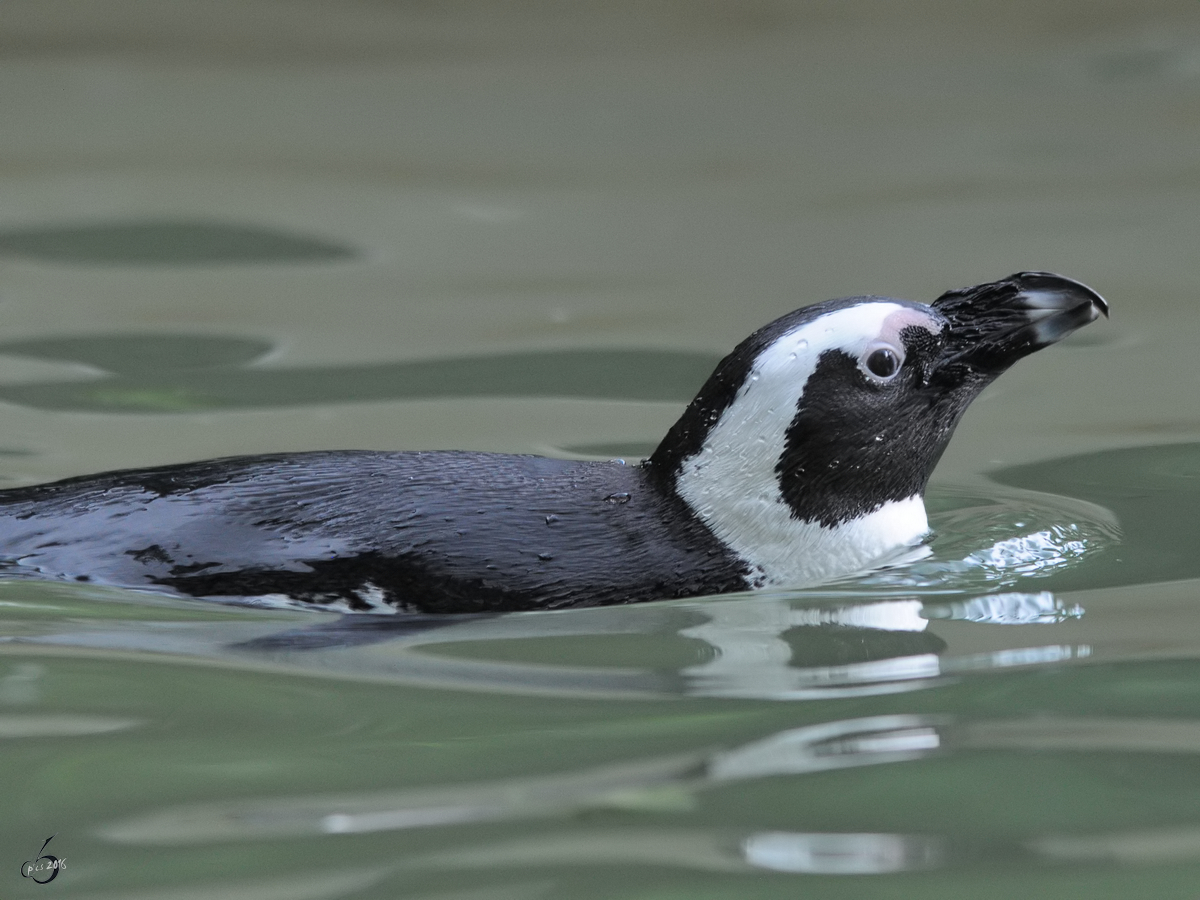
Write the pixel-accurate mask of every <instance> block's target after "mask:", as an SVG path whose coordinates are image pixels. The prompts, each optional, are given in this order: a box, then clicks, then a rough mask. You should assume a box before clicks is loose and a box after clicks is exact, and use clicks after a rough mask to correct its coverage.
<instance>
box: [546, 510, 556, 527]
mask: <svg viewBox="0 0 1200 900" xmlns="http://www.w3.org/2000/svg"><path fill="white" fill-rule="evenodd" d="M546 524H547V525H557V524H558V516H556V515H554V514H553V513H551V514H550V515H548V516H546Z"/></svg>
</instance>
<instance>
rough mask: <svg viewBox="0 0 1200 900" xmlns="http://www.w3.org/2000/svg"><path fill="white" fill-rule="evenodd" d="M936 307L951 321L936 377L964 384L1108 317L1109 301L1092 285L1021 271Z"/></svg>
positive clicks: (953, 294)
mask: <svg viewBox="0 0 1200 900" xmlns="http://www.w3.org/2000/svg"><path fill="white" fill-rule="evenodd" d="M932 305H933V308H934V309H935V310H937V311H938V312H939V313H941V314H942V315H943V316H945V318H946V320H947V321H948V323H949V327H948V329H947V330H946V332H945V344H944V346H943V351H942V354H941V358H940V359H939V360H938V361H937V363H936V364H935V371H936V376H935V377H937V376H940V377H938V380H941V379H942V378H947V377H948V378H950V379H951V380H953V381H956V382H958V383H960V384H961V383H963V382H967V381H975V380H978V379H979V378H980V377H982V378H983V379H986V380H987V381H990V380H991V379H993V378H995V377H996V376H997V375H999V374H1000V373H1001V372H1003V371H1004V370H1005V369H1007V368H1008V367H1009V366H1011V365H1012V364H1013V363H1015V362H1016V361H1017V360H1018V359H1021V358H1022V357H1024V356H1028V355H1029V354H1030V353H1034V352H1036V351H1038V350H1041V349H1042V348H1043V347H1048V346H1049V345H1050V344H1053V343H1055V342H1057V341H1060V340H1062V339H1063V338H1065V337H1066V336H1067V335H1069V334H1071V333H1072V332H1074V331H1076V330H1078V329H1080V328H1082V327H1083V326H1084V325H1087V324H1088V323H1090V322H1094V321H1096V319H1098V318H1099V317H1100V316H1101V315H1103V316H1105V317H1107V316H1108V303H1107V302H1106V301H1105V299H1104V298H1103V297H1101V296H1100V295H1099V294H1097V293H1096V292H1095V291H1093V290H1092V289H1091V288H1090V287H1088V286H1087V285H1085V284H1081V283H1080V282H1078V281H1075V280H1073V279H1071V278H1064V277H1063V276H1062V275H1054V274H1052V273H1050V272H1018V273H1017V274H1015V275H1010V276H1009V277H1008V278H1004V279H1002V280H1000V281H993V282H990V283H988V284H979V285H976V286H975V287H969V288H962V289H961V290H957V291H948V292H947V293H945V294H943V295H942V296H941V297H939V298H938V299H937V300H935V301H934V302H933V304H932ZM972 376H973V377H972Z"/></svg>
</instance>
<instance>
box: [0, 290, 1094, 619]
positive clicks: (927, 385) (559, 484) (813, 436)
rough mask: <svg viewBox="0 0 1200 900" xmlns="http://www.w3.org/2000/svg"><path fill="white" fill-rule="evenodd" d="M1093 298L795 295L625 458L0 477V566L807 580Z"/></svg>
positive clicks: (348, 575) (561, 594)
mask: <svg viewBox="0 0 1200 900" xmlns="http://www.w3.org/2000/svg"><path fill="white" fill-rule="evenodd" d="M1106 312H1107V306H1106V304H1105V303H1104V301H1103V300H1102V299H1101V298H1100V297H1099V296H1098V295H1097V294H1095V293H1094V292H1092V291H1091V290H1090V289H1088V288H1086V287H1084V286H1083V285H1080V284H1079V283H1078V282H1074V281H1071V280H1070V279H1065V278H1062V277H1061V276H1056V275H1050V274H1046V273H1019V274H1017V275H1014V276H1011V277H1010V278H1008V279H1004V280H1002V281H999V282H993V283H989V284H985V285H979V286H977V287H974V288H968V289H964V290H962V291H952V292H950V293H947V294H945V295H943V296H942V297H941V298H939V299H938V300H937V301H935V302H934V303H933V304H932V305H928V306H927V305H924V304H918V303H910V302H907V301H901V300H893V299H890V298H880V297H854V298H847V299H843V300H836V301H828V302H826V303H821V304H816V305H814V306H809V307H804V308H802V309H799V310H796V311H795V312H793V313H789V314H788V315H786V316H783V317H782V318H780V319H778V320H776V321H775V322H772V323H770V324H769V325H767V326H765V327H764V328H762V329H760V330H759V331H757V332H755V333H754V334H753V335H751V336H750V337H749V338H747V339H746V340H745V341H743V342H742V343H741V344H739V345H738V347H737V348H736V349H735V350H734V351H733V352H732V353H731V354H730V355H729V356H728V357H726V358H725V359H724V360H723V361H722V362H721V363H720V365H719V366H718V367H717V369H716V371H715V372H714V373H713V375H712V376H711V377H710V378H709V380H708V382H706V383H705V385H704V386H703V387H702V388H701V390H700V393H699V394H698V395H697V397H696V399H695V400H693V401H692V403H691V404H690V405H689V406H688V408H687V410H685V412H684V414H683V416H682V417H681V418H680V420H679V421H678V422H677V423H676V424H675V425H674V426H673V427H672V428H671V430H670V431H669V432H668V434H667V436H666V437H665V438H664V440H663V441H662V443H661V444H660V445H659V447H658V449H657V450H656V451H655V452H654V454H653V455H652V456H651V457H650V459H648V460H646V461H645V462H644V463H642V464H641V465H631V466H626V465H623V464H621V463H618V462H609V463H600V462H584V461H569V460H554V459H545V458H542V457H535V456H510V455H502V454H487V453H465V452H411V453H373V452H365V451H345V452H316V453H299V454H281V455H272V456H257V457H239V458H231V459H224V460H212V461H208V462H200V463H191V464H185V465H178V466H165V467H160V468H155V469H143V470H131V471H124V472H113V473H107V474H101V475H95V476H86V477H82V478H74V479H68V480H66V481H61V482H56V483H53V484H48V485H40V486H34V487H28V488H18V489H14V490H8V491H0V574H2V573H8V574H10V575H13V576H23V577H39V578H50V579H58V580H75V581H89V582H95V583H102V584H114V585H123V586H128V587H141V588H150V589H156V590H167V591H172V592H175V593H179V594H184V595H190V596H203V597H243V598H253V597H263V596H268V595H282V596H284V597H287V598H289V599H290V600H293V601H301V602H310V603H317V604H337V605H339V606H341V607H343V608H350V609H356V610H376V611H379V610H385V609H402V610H411V611H421V612H478V611H497V610H516V609H549V608H561V607H568V606H590V605H602V604H612V603H627V602H636V601H642V600H652V599H663V598H672V597H685V596H695V595H700V594H712V593H724V592H728V591H735V590H742V589H747V588H757V587H765V586H802V585H807V584H814V583H819V582H821V581H827V580H830V579H832V578H836V577H840V576H844V575H847V574H852V573H854V572H858V571H862V570H864V569H868V568H870V567H871V566H873V565H879V564H882V563H884V562H887V561H889V560H893V559H894V558H895V557H896V556H897V554H901V553H903V552H904V551H905V550H906V549H909V548H912V547H913V546H914V545H916V544H918V543H919V542H920V541H921V539H922V537H923V536H924V535H925V533H926V532H927V530H928V525H927V522H926V518H925V510H924V505H923V502H922V496H923V493H924V490H925V486H926V484H927V482H928V479H929V475H930V473H931V472H932V470H933V467H934V465H935V464H936V462H937V460H938V458H939V457H940V456H941V453H942V451H943V450H944V448H945V446H946V443H947V442H948V441H949V439H950V436H951V434H952V433H953V430H954V427H955V426H956V425H957V423H958V421H959V419H960V418H961V416H962V414H963V412H964V411H965V410H966V408H967V406H968V405H969V403H970V401H971V400H972V399H973V398H974V397H975V396H976V395H977V394H978V392H979V391H980V390H981V389H982V388H983V387H984V386H986V385H987V384H988V383H990V382H991V381H992V380H993V379H994V378H995V377H996V376H997V375H999V374H1000V373H1001V372H1002V371H1003V370H1004V369H1006V368H1007V367H1008V366H1009V365H1011V364H1012V363H1013V362H1014V361H1016V360H1017V359H1019V358H1021V357H1022V356H1025V355H1027V354H1029V353H1031V352H1034V351H1035V350H1037V349H1040V348H1041V347H1044V346H1046V345H1048V344H1050V343H1053V342H1054V341H1056V340H1059V339H1060V338H1062V337H1063V336H1065V335H1066V334H1068V333H1070V332H1071V331H1074V330H1075V329H1076V328H1078V327H1081V326H1082V325H1084V324H1087V323H1088V322H1090V321H1092V320H1094V319H1095V318H1096V317H1097V316H1098V315H1100V314H1101V313H1106Z"/></svg>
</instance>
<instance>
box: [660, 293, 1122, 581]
mask: <svg viewBox="0 0 1200 900" xmlns="http://www.w3.org/2000/svg"><path fill="white" fill-rule="evenodd" d="M1107 310H1108V308H1107V304H1106V303H1105V301H1104V300H1103V298H1101V297H1100V296H1099V295H1098V294H1096V293H1095V292H1094V291H1092V290H1091V289H1090V288H1087V287H1085V286H1084V285H1082V284H1080V283H1079V282H1076V281H1072V280H1071V279H1068V278H1063V277H1062V276H1059V275H1052V274H1049V273H1043V272H1021V273H1018V274H1015V275H1012V276H1010V277H1008V278H1005V279H1002V280H1001V281H996V282H990V283H988V284H981V285H977V286H975V287H971V288H964V289H962V290H957V291H950V292H948V293H946V294H944V295H942V296H941V297H940V298H938V299H937V300H935V301H934V302H933V303H932V304H930V305H926V304H921V303H913V302H910V301H905V300H895V299H891V298H887V297H874V296H871V297H848V298H844V299H840V300H830V301H827V302H824V303H817V304H815V305H812V306H807V307H803V308H801V309H798V310H795V311H794V312H791V313H788V314H787V315H785V316H783V317H781V318H779V319H776V320H775V321H774V322H771V323H770V324H768V325H766V326H764V327H763V328H761V329H759V330H758V331H756V332H755V333H754V334H752V335H750V337H748V338H747V339H746V340H744V341H743V342H742V343H741V344H739V345H738V346H737V347H736V348H735V349H734V351H733V352H732V353H731V354H729V356H727V357H726V358H725V359H724V360H722V361H721V363H720V364H719V365H718V366H717V369H716V370H715V371H714V372H713V374H712V376H711V377H710V378H709V380H708V381H707V382H706V383H705V385H704V386H703V388H702V389H701V391H700V393H699V394H698V395H697V397H696V399H695V400H693V401H692V403H691V404H690V405H689V406H688V408H687V410H686V411H685V412H684V414H683V416H682V417H681V418H680V419H679V421H678V422H676V423H675V425H674V426H673V427H672V428H671V430H670V431H669V432H668V434H667V436H666V438H665V439H664V440H663V442H662V443H661V444H660V445H659V447H658V449H657V450H655V452H654V454H653V455H652V456H651V457H650V459H649V460H648V462H647V464H646V465H647V468H648V470H649V472H650V474H651V477H652V478H653V479H654V480H655V481H656V482H657V484H658V485H659V487H660V488H661V489H663V490H666V491H668V492H671V493H674V494H676V495H677V496H679V497H681V498H682V499H683V500H684V501H685V502H686V503H687V505H688V506H689V507H690V509H691V511H692V512H693V513H694V514H695V515H696V516H698V517H699V518H700V519H701V521H703V522H705V524H707V525H708V526H709V528H710V529H711V530H712V531H713V532H714V533H715V534H716V535H717V536H718V537H719V538H721V539H722V540H723V541H725V543H726V544H728V545H729V546H730V547H732V548H733V549H734V550H735V551H736V552H738V553H739V555H740V556H742V557H743V559H744V560H746V561H747V563H748V564H749V566H750V568H751V569H752V570H754V571H756V572H757V573H758V575H756V578H757V581H758V582H759V583H767V582H770V583H776V582H789V583H798V582H812V581H818V580H825V579H827V578H830V577H835V576H836V575H840V574H845V573H846V572H852V571H857V570H859V569H862V568H865V567H868V566H869V565H870V564H871V561H872V560H876V559H880V558H883V557H886V556H887V555H888V554H889V553H892V552H893V551H895V550H896V549H897V548H900V547H906V546H911V545H913V544H915V543H917V542H919V540H920V539H921V537H922V536H923V535H924V533H925V532H926V531H927V530H928V524H927V521H926V518H925V511H924V505H923V502H922V497H923V494H924V491H925V487H926V485H927V483H928V481H929V477H930V475H931V473H932V471H933V468H934V466H935V465H936V464H937V461H938V459H939V458H940V457H941V455H942V452H943V451H944V450H945V448H946V445H947V443H948V442H949V440H950V437H951V435H952V434H953V432H954V428H955V426H957V424H958V422H959V420H960V419H961V418H962V415H963V413H964V412H965V411H966V409H967V406H968V405H969V404H970V402H971V401H972V400H973V399H974V398H975V397H976V396H977V395H978V394H979V392H980V391H981V390H983V388H984V387H986V386H987V385H988V384H989V383H991V381H993V380H994V379H995V378H996V377H997V376H998V375H1000V374H1001V373H1002V372H1003V371H1004V370H1005V369H1007V368H1008V367H1009V366H1011V365H1012V364H1013V363H1014V362H1016V361H1017V360H1018V359H1020V358H1021V357H1023V356H1027V355H1028V354H1030V353H1033V352H1034V351H1036V350H1038V349H1040V348H1042V347H1045V346H1047V345H1049V344H1051V343H1054V342H1055V341H1057V340H1060V339H1061V338H1063V337H1065V336H1066V335H1067V334H1069V333H1071V332H1072V331H1074V330H1076V329H1077V328H1079V327H1082V326H1083V325H1085V324H1087V323H1088V322H1091V321H1093V320H1094V319H1096V318H1097V317H1098V316H1099V315H1100V314H1102V313H1103V314H1107Z"/></svg>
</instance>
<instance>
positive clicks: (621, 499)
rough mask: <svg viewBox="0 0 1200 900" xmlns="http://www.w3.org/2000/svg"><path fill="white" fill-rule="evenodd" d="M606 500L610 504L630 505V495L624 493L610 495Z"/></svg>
mask: <svg viewBox="0 0 1200 900" xmlns="http://www.w3.org/2000/svg"><path fill="white" fill-rule="evenodd" d="M604 499H605V500H607V501H608V502H609V503H628V502H629V494H627V493H625V492H624V491H618V492H617V493H615V494H609V495H608V496H607V497H605V498H604Z"/></svg>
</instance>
